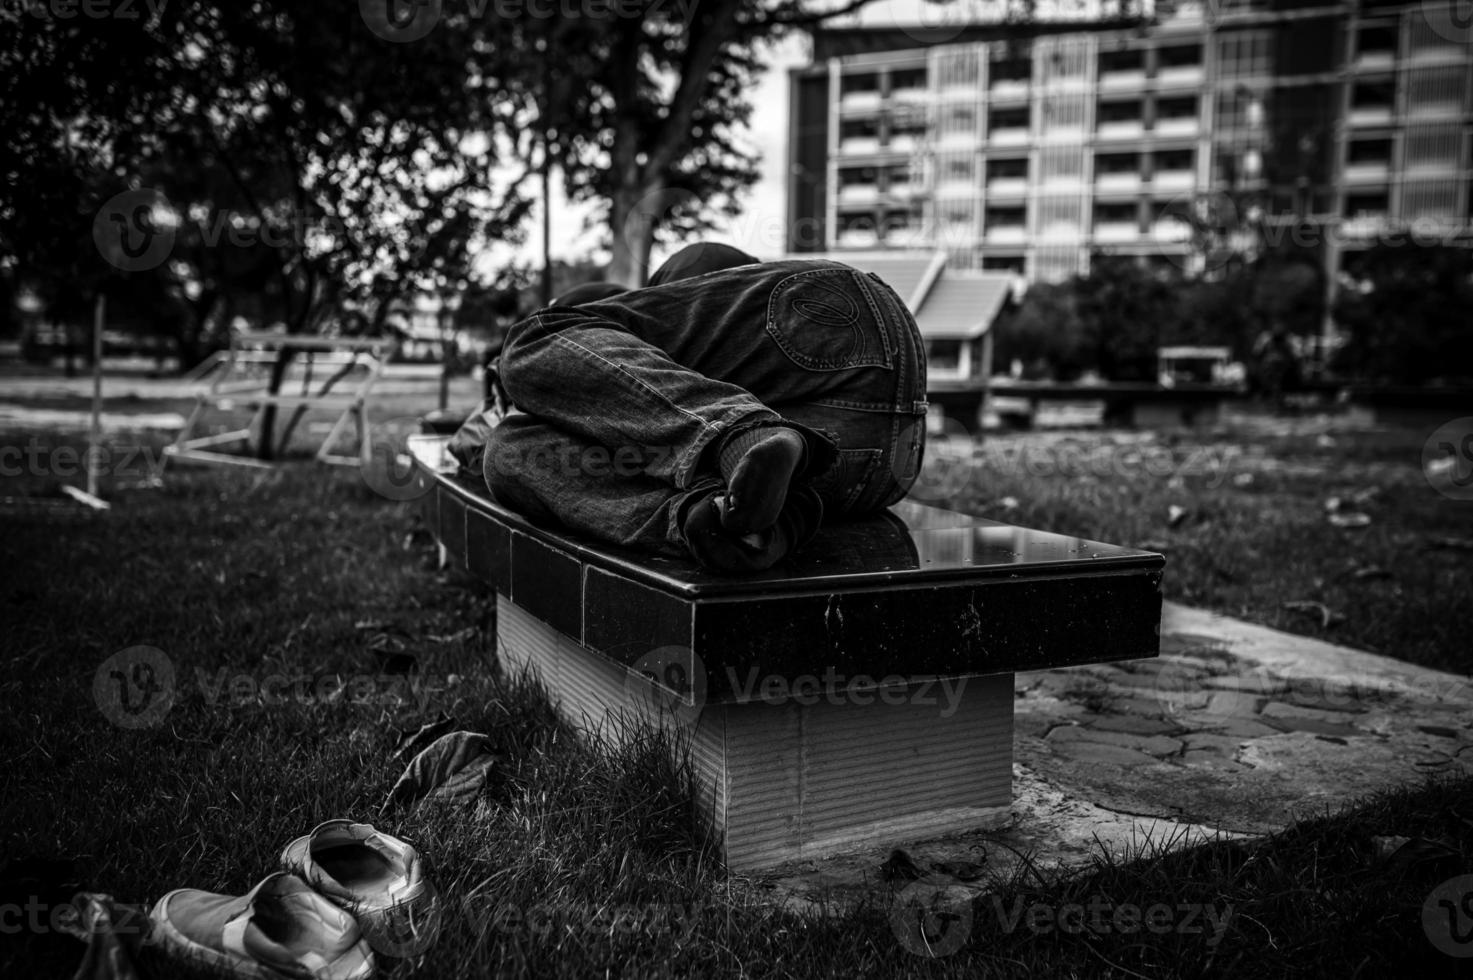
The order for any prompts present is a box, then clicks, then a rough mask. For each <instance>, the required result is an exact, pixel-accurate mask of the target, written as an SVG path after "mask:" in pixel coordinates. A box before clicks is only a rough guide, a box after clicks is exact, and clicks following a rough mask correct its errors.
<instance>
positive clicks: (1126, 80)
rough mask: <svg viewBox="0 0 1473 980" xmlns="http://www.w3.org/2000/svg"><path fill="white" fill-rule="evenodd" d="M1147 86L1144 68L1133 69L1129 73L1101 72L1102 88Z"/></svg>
mask: <svg viewBox="0 0 1473 980" xmlns="http://www.w3.org/2000/svg"><path fill="white" fill-rule="evenodd" d="M1145 84H1146V71H1145V69H1144V68H1133V69H1130V70H1128V71H1102V72H1100V88H1108V89H1123V88H1141V87H1143V86H1144V85H1145Z"/></svg>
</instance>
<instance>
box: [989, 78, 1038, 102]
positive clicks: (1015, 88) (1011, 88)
mask: <svg viewBox="0 0 1473 980" xmlns="http://www.w3.org/2000/svg"><path fill="white" fill-rule="evenodd" d="M987 97H988V98H990V99H1024V98H1027V97H1028V83H1027V82H1026V81H1024V80H1023V79H1021V78H995V79H993V81H992V84H991V85H989V86H987Z"/></svg>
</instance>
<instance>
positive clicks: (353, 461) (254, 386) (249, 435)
mask: <svg viewBox="0 0 1473 980" xmlns="http://www.w3.org/2000/svg"><path fill="white" fill-rule="evenodd" d="M396 344H397V340H396V339H395V338H393V337H367V338H358V337H309V336H296V335H290V334H279V333H242V334H237V335H236V336H235V337H233V338H232V339H231V342H230V349H229V351H228V352H226V354H225V355H224V357H223V358H222V360H221V362H220V364H219V365H218V367H216V368H215V369H214V370H212V371H210V372H209V375H210V380H209V382H208V383H207V384H206V385H204V386H203V387H202V388H200V389H199V390H198V391H197V392H196V393H195V404H194V409H193V411H191V412H190V414H189V418H188V419H187V420H186V421H185V423H184V428H182V429H181V430H180V431H179V435H178V436H177V437H176V438H175V440H174V442H173V444H172V445H169V446H167V447H165V449H164V456H165V459H166V460H168V459H180V460H193V461H195V462H201V463H224V464H229V465H233V466H247V467H256V468H269V467H270V466H271V465H272V464H271V463H270V462H268V461H266V460H262V459H257V458H255V457H251V456H244V455H239V454H235V453H224V452H217V451H215V449H216V447H218V446H228V445H237V444H240V443H246V444H250V443H252V442H253V441H254V440H255V439H256V438H258V437H259V436H260V435H261V432H260V425H261V419H262V416H263V415H264V413H265V411H266V409H267V407H268V406H285V407H289V408H302V409H314V408H326V409H334V410H337V411H338V416H337V419H336V421H335V422H334V423H333V426H332V429H331V430H330V431H329V432H328V434H327V436H326V437H325V438H324V439H323V440H322V444H321V446H319V447H318V450H317V454H316V456H317V459H318V460H319V461H321V462H324V463H329V464H333V465H337V466H362V465H365V464H367V463H368V461H369V455H370V450H371V447H370V433H369V428H368V417H367V409H368V402H369V399H370V397H371V394H372V391H373V387H374V385H375V384H376V383H377V382H378V380H379V378H380V377H381V376H382V374H383V371H384V367H385V366H386V365H387V363H388V359H389V356H390V354H391V353H392V351H393V349H394V347H395V345H396ZM283 354H287V355H288V356H290V357H291V363H290V364H288V367H287V370H288V372H291V371H293V370H294V369H295V370H300V372H301V378H300V382H301V390H300V391H298V392H297V393H296V394H289V393H287V392H286V391H285V389H286V387H287V385H288V382H289V381H294V380H297V379H293V378H290V377H283V379H282V383H281V385H280V386H279V388H278V390H277V391H276V392H275V393H273V392H272V391H271V390H270V376H269V375H270V370H271V369H272V368H273V367H274V366H275V365H276V363H277V361H278V359H279V358H280V357H281V356H282V355H283ZM317 368H327V369H329V370H330V371H331V372H332V373H330V374H329V375H328V376H327V377H326V379H325V380H324V381H323V383H322V387H321V388H320V389H319V390H318V391H315V392H314V391H312V390H311V387H312V382H313V377H312V373H313V371H314V370H316V369H317ZM263 369H264V371H265V373H266V377H265V378H262V377H261V376H260V375H261V373H262V370H263ZM353 373H358V374H361V375H362V376H361V377H360V378H359V379H358V380H357V383H356V385H355V386H354V387H352V388H351V389H349V390H347V391H343V392H335V391H332V390H331V389H332V387H333V385H334V384H335V383H336V382H337V381H338V380H339V379H341V378H344V377H347V376H348V375H349V374H353ZM236 405H246V406H249V407H251V408H253V409H254V410H255V411H254V414H253V415H252V416H251V420H250V422H248V423H247V424H246V426H245V428H243V429H233V430H231V431H228V432H221V433H215V434H212V435H199V434H198V432H199V429H200V427H201V426H202V425H203V424H204V423H205V422H206V421H207V419H208V417H209V415H210V413H211V412H212V411H215V410H224V411H229V410H231V409H233V408H234V407H235V406H236ZM350 422H351V423H353V424H354V425H355V426H356V435H357V439H356V442H357V451H356V452H354V453H340V452H334V451H333V446H334V444H335V443H336V442H337V440H338V438H339V436H340V435H341V434H342V432H343V430H344V429H345V428H346V427H347V426H348V424H349V423H350Z"/></svg>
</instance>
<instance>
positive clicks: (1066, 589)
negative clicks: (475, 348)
mask: <svg viewBox="0 0 1473 980" xmlns="http://www.w3.org/2000/svg"><path fill="white" fill-rule="evenodd" d="M443 444H444V439H443V438H442V437H436V436H416V437H412V438H411V443H410V451H411V454H412V455H413V457H414V459H415V465H416V468H417V475H416V478H417V479H419V480H422V481H423V483H424V487H423V489H424V490H425V493H424V495H423V497H421V502H422V507H423V513H424V517H425V519H426V521H427V523H428V524H429V526H430V527H431V528H432V529H433V530H434V531H435V533H436V534H437V536H438V538H439V540H440V542H441V543H442V544H444V545H445V547H446V548H447V550H448V551H449V552H450V553H451V554H453V555H454V556H455V557H456V560H457V561H458V562H459V563H460V564H462V565H463V566H464V567H465V568H467V569H469V570H470V571H471V572H472V573H474V574H476V575H477V576H478V577H480V578H481V579H483V580H484V581H486V582H487V583H488V584H490V585H491V586H492V587H493V588H495V589H496V590H497V591H498V592H500V593H502V594H504V595H506V596H508V597H509V598H510V599H511V600H512V601H513V602H515V603H516V604H517V605H519V606H521V607H522V608H523V609H525V610H526V611H527V612H528V613H530V614H531V615H533V616H535V617H536V618H538V619H540V620H542V621H543V622H546V623H548V624H549V625H551V626H553V627H554V628H556V629H558V630H559V631H561V632H563V633H564V634H566V635H568V636H570V637H572V638H573V639H575V640H577V641H579V642H580V643H582V644H583V645H584V646H586V647H589V648H591V649H594V650H597V651H599V652H602V653H604V654H606V655H608V656H610V657H612V658H613V659H615V660H617V661H619V662H621V663H624V664H626V665H629V664H633V663H635V662H636V661H638V660H639V659H640V658H641V657H644V656H645V655H646V654H648V653H649V651H650V650H652V649H654V648H661V647H667V646H679V647H685V648H689V649H690V650H692V651H693V652H694V654H695V655H696V656H697V657H698V658H699V660H700V661H701V663H702V665H703V667H704V669H705V671H706V674H707V677H708V682H709V686H708V697H709V698H711V699H714V700H727V699H731V700H739V699H744V698H740V697H738V696H737V695H738V694H739V693H740V688H741V687H742V685H741V684H740V683H737V678H738V677H739V676H742V675H747V674H749V672H750V670H751V669H752V668H756V669H757V670H758V671H760V672H764V673H774V674H778V675H782V676H789V677H791V676H793V675H797V674H804V675H806V674H809V673H813V674H816V675H822V674H823V672H824V670H825V669H831V670H833V671H834V672H836V673H838V674H839V675H841V676H848V677H854V676H856V675H859V674H864V675H867V676H871V677H875V678H879V677H882V676H889V675H896V674H899V675H902V676H915V677H923V676H965V675H969V674H986V673H999V672H1005V671H1015V670H1030V669H1038V668H1043V667H1054V666H1063V665H1067V664H1078V663H1095V662H1101V661H1106V660H1121V659H1129V658H1134V657H1147V656H1155V655H1156V653H1157V652H1158V648H1159V636H1158V632H1159V631H1158V628H1157V627H1158V623H1159V621H1160V613H1161V593H1160V582H1161V570H1162V567H1163V565H1164V563H1165V559H1164V558H1163V557H1162V556H1161V555H1159V554H1154V553H1151V552H1146V551H1138V550H1135V549H1131V548H1121V547H1116V546H1114V545H1108V544H1101V543H1098V542H1094V541H1089V540H1086V539H1083V538H1074V537H1069V536H1066V535H1061V534H1054V533H1051V532H1048V531H1035V530H1031V529H1028V528H1021V527H1016V526H1014V525H1010V524H1002V523H999V522H997V521H991V520H987V519H985V518H980V517H973V516H970V515H967V514H961V513H957V512H955V511H948V510H943V509H940V508H936V507H930V506H926V505H923V504H918V503H914V502H910V501H902V502H901V503H900V504H899V505H897V506H895V507H893V508H891V510H890V511H888V512H886V513H884V514H882V515H879V516H876V517H872V518H866V519H863V520H857V521H849V522H842V523H836V524H833V525H829V526H826V527H825V528H824V529H823V530H822V531H820V533H819V535H818V536H817V537H816V538H815V539H814V540H813V541H812V542H811V543H810V544H809V545H808V546H807V547H806V548H805V549H804V550H803V551H802V552H800V553H799V554H798V555H796V556H794V558H792V559H790V560H789V561H788V562H786V563H784V564H783V565H781V566H779V567H778V568H775V569H772V570H770V571H768V572H763V573H760V574H756V575H747V576H723V575H715V574H711V573H708V572H705V571H703V570H702V569H700V568H699V567H698V566H696V565H694V564H693V563H688V562H684V561H677V560H674V559H668V558H661V557H657V556H650V555H646V554H643V553H640V552H634V551H629V550H626V549H621V548H617V547H613V546H609V545H604V544H602V543H599V542H593V541H590V540H588V539H585V538H581V537H578V536H576V535H573V534H572V533H570V532H568V531H566V530H563V529H559V528H556V527H548V526H543V525H539V524H536V523H533V522H532V521H530V520H528V519H527V518H525V517H523V516H521V515H520V514H518V513H515V512H513V511H510V510H508V509H506V508H504V507H501V506H500V505H498V504H496V503H494V502H493V501H491V500H490V499H489V496H488V494H487V492H486V488H485V486H484V484H482V483H481V482H480V481H479V480H478V479H474V478H469V477H465V476H461V475H457V474H456V473H454V472H453V470H451V469H450V467H447V466H446V465H445V460H446V458H447V457H446V456H445V454H444V453H443Z"/></svg>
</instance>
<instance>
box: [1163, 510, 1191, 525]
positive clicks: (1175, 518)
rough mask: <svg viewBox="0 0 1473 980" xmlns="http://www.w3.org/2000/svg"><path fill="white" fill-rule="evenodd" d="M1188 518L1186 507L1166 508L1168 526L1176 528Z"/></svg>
mask: <svg viewBox="0 0 1473 980" xmlns="http://www.w3.org/2000/svg"><path fill="white" fill-rule="evenodd" d="M1186 516H1187V509H1186V508H1185V507H1178V506H1177V505H1176V504H1172V505H1171V506H1170V507H1168V508H1166V526H1167V527H1176V526H1177V525H1178V524H1180V523H1181V522H1182V521H1183V520H1184V519H1185V518H1186Z"/></svg>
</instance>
